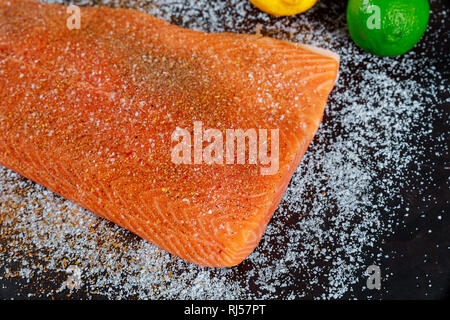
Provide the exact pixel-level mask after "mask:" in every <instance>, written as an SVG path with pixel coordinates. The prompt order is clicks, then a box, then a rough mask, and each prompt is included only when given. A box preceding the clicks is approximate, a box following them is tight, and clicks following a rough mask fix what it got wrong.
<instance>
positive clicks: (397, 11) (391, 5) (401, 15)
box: [347, 0, 430, 56]
mask: <svg viewBox="0 0 450 320" xmlns="http://www.w3.org/2000/svg"><path fill="white" fill-rule="evenodd" d="M429 17H430V5H429V3H428V0H349V2H348V6H347V25H348V30H349V32H350V36H351V37H352V39H353V41H355V43H356V44H357V45H358V46H360V47H361V48H363V49H365V50H367V51H369V52H371V53H373V54H376V55H379V56H397V55H401V54H404V53H406V52H408V51H409V50H411V49H412V48H413V47H414V45H415V44H416V43H417V42H419V40H420V38H421V37H422V35H423V34H424V33H425V30H426V28H427V25H428V19H429Z"/></svg>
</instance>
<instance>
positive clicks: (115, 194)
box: [0, 0, 339, 267]
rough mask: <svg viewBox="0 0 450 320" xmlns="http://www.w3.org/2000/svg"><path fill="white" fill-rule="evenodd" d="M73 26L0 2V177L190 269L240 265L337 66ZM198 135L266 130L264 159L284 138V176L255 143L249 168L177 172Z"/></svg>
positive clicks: (103, 25)
mask: <svg viewBox="0 0 450 320" xmlns="http://www.w3.org/2000/svg"><path fill="white" fill-rule="evenodd" d="M69 17H70V13H68V12H67V11H66V7H64V6H60V5H51V4H43V3H39V2H34V1H23V0H0V164H2V165H4V166H5V167H7V168H10V169H11V170H13V171H15V172H18V173H20V174H21V175H23V176H25V177H27V178H29V179H31V180H33V181H35V182H36V183H39V184H41V185H43V186H45V187H47V188H48V189H50V190H52V191H53V192H56V193H58V194H60V195H61V196H63V197H65V198H67V199H69V200H71V201H73V202H75V203H77V204H79V205H81V206H82V207H84V208H86V209H88V210H90V211H92V212H94V213H96V214H97V215H100V216H102V217H104V218H106V219H109V220H111V221H113V222H114V223H116V224H118V225H120V226H122V227H124V228H126V229H128V230H130V231H132V232H133V233H135V234H137V235H139V236H140V237H142V238H144V239H147V240H148V241H150V242H152V243H154V244H156V245H158V246H159V247H161V248H163V249H164V250H167V251H169V252H171V253H172V254H174V255H177V256H178V257H181V258H183V259H185V260H187V261H190V262H193V263H196V264H199V265H204V266H212V267H226V266H233V265H236V264H238V263H240V262H241V261H242V260H243V259H245V258H246V257H247V256H248V255H249V254H250V253H251V252H252V251H253V249H254V248H255V247H256V245H257V244H258V242H259V240H260V239H261V236H262V234H263V232H264V230H265V228H266V226H267V224H268V222H269V220H270V218H271V216H272V214H273V212H274V211H275V209H276V208H277V206H278V204H279V202H280V199H281V197H282V195H283V193H284V191H285V189H286V187H287V185H288V183H289V181H290V178H291V176H292V174H293V172H294V171H295V169H296V168H297V166H298V165H299V162H300V159H301V158H302V156H303V154H304V152H305V151H306V149H307V147H308V145H309V143H310V142H311V140H312V138H313V136H314V134H315V132H316V130H317V129H318V127H319V125H320V122H321V120H322V115H323V112H324V107H325V104H326V102H327V98H328V94H329V93H330V91H331V90H332V88H333V86H334V82H335V80H336V77H337V74H338V69H339V57H338V55H337V54H334V53H332V52H330V51H327V50H323V49H317V48H312V47H309V46H305V45H300V44H294V43H290V42H286V41H280V40H275V39H271V38H266V37H262V36H258V35H239V34H231V33H211V34H207V33H203V32H198V31H193V30H187V29H183V28H180V27H177V26H174V25H171V24H169V23H168V22H166V21H164V20H161V19H158V18H155V17H152V16H151V15H148V14H146V13H144V12H140V11H135V10H125V9H109V8H102V7H99V8H97V7H96V8H82V9H81V15H80V29H76V28H69V27H68V23H67V19H68V18H69ZM199 123H200V124H201V125H202V129H201V130H200V131H198V132H200V135H201V136H202V135H203V134H204V135H205V136H207V132H208V130H209V129H215V131H214V132H215V133H216V134H217V133H218V132H219V133H220V132H223V133H224V137H226V134H225V133H226V132H228V130H235V132H237V131H238V130H242V132H251V130H254V131H252V132H256V133H262V132H264V130H267V131H266V133H267V135H268V136H270V137H269V138H268V139H269V140H268V142H267V141H266V142H267V145H266V148H268V150H271V151H270V152H269V151H268V152H267V155H274V154H275V153H273V152H274V149H273V148H272V149H270V148H271V146H272V142H273V141H275V138H274V137H272V136H271V135H270V134H269V132H270V133H272V132H274V131H273V130H278V131H277V132H278V136H277V142H278V148H279V151H278V163H277V167H276V168H275V169H276V170H275V171H274V172H272V173H270V174H262V170H261V168H263V167H267V166H268V164H267V161H266V162H265V164H264V165H263V162H262V161H261V162H259V163H258V162H257V163H254V162H253V163H252V162H251V161H250V156H251V155H250V152H251V151H252V150H254V149H251V147H250V141H251V137H247V140H245V136H244V142H245V141H247V144H248V146H249V147H248V150H247V149H244V156H245V158H244V160H245V159H247V158H248V161H247V160H246V161H244V163H230V164H229V163H228V162H226V161H225V160H223V161H222V162H220V161H219V160H218V161H217V162H214V163H205V162H204V161H203V162H198V161H194V160H193V161H192V163H185V162H183V163H175V162H174V161H173V157H172V156H173V154H172V152H173V150H174V146H175V145H176V141H174V140H173V133H174V132H175V131H176V130H181V129H183V130H185V131H183V132H188V133H189V134H193V136H194V139H195V126H196V124H199ZM260 129H261V130H260ZM198 132H197V133H198ZM211 132H213V131H211ZM216 138H217V139H219V137H217V135H216V136H215V139H216ZM217 141H219V140H217ZM217 141H216V142H217ZM237 141H238V139H236V144H237V143H238V142H237ZM261 141H264V140H263V138H262V136H261V135H259V136H258V140H257V142H258V143H260V142H261ZM209 142H212V140H209V141H204V140H203V141H201V145H200V153H199V154H200V155H202V154H205V152H206V151H205V150H206V148H207V146H208V143H209ZM221 143H222V146H224V145H225V141H221ZM219 145H220V144H219V143H217V144H216V146H219ZM197 147H199V146H198V145H197ZM259 147H261V143H260V144H259ZM202 148H205V149H203V151H201V150H202ZM197 150H198V149H197ZM241 151H242V150H241ZM195 152H198V151H195V145H194V151H193V152H192V154H190V155H189V156H188V157H186V158H185V160H186V159H187V160H190V159H194V158H195V154H196V153H195ZM202 152H203V153H202ZM241 153H242V152H241ZM211 154H212V153H211ZM197 155H198V153H197ZM214 155H216V154H215V153H214ZM232 156H233V157H232V158H231V156H230V159H231V160H233V159H234V157H235V156H236V157H237V156H239V150H237V151H236V154H234V155H232ZM205 157H206V156H205ZM217 159H218V158H217ZM227 159H228V158H227ZM256 159H257V160H258V159H262V158H259V156H258V157H257V158H256ZM258 161H259V160H258ZM236 162H237V160H236Z"/></svg>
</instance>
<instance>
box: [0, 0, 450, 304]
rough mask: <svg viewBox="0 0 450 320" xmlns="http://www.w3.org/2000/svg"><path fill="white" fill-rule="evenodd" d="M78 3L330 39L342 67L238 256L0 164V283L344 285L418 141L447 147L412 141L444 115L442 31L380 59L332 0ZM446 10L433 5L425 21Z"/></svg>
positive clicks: (197, 295) (322, 289)
mask: <svg viewBox="0 0 450 320" xmlns="http://www.w3.org/2000/svg"><path fill="white" fill-rule="evenodd" d="M55 2H61V1H55ZM64 2H65V1H64ZM74 3H75V4H80V5H94V4H103V5H111V6H117V5H121V6H125V7H132V8H138V9H142V10H145V11H147V12H149V13H152V14H155V15H157V16H159V17H162V18H164V19H167V20H169V21H171V22H173V23H176V24H179V25H182V26H184V27H189V28H193V29H197V30H204V31H233V32H242V33H244V32H247V33H255V32H260V33H262V34H264V35H269V36H274V37H278V38H282V39H287V40H292V41H299V42H304V43H307V44H312V45H316V46H320V47H325V48H329V49H332V50H334V51H336V52H338V53H339V54H340V56H341V70H340V78H339V80H338V82H337V84H336V88H335V89H334V90H333V92H332V94H331V95H330V99H329V103H328V106H327V109H326V113H325V117H324V121H323V124H322V126H321V128H320V129H319V131H318V133H317V136H316V138H315V139H314V141H313V143H312V145H311V146H310V147H309V149H308V151H307V153H306V155H305V156H304V158H303V160H302V162H301V164H300V166H299V168H298V169H297V171H296V172H295V174H294V176H293V178H292V181H291V183H290V185H289V187H288V189H287V192H286V194H285V195H284V197H283V200H282V203H281V205H280V206H279V208H278V210H277V211H276V213H275V214H274V217H273V219H272V221H271V223H270V224H269V226H268V228H267V230H266V232H265V234H264V236H263V239H262V241H261V243H260V244H259V246H258V247H257V249H256V250H255V252H254V253H253V254H252V255H251V256H250V257H249V258H248V259H247V260H245V261H244V262H243V263H242V264H241V265H239V266H237V267H234V268H228V269H211V268H204V267H198V266H195V265H192V264H189V263H187V262H185V261H182V260H180V259H178V258H175V257H173V256H172V255H170V254H168V253H166V252H164V251H162V250H159V249H158V248H157V247H156V246H154V245H152V244H150V243H148V242H146V241H144V240H142V239H139V238H138V237H136V236H134V235H132V234H131V233H129V232H128V231H126V230H124V229H121V228H119V227H117V226H115V225H114V224H112V223H110V222H108V221H106V220H104V219H102V218H99V217H96V216H95V215H93V214H92V213H90V212H88V211H86V210H84V209H82V208H80V207H79V206H77V205H75V204H73V203H71V202H70V201H67V200H65V199H63V198H61V197H59V196H57V195H55V194H53V193H52V192H50V191H48V190H46V189H45V188H43V187H41V186H39V185H36V184H34V183H32V182H30V181H29V180H26V179H24V178H22V177H21V176H19V175H18V174H16V173H13V172H12V171H10V170H7V169H5V168H3V167H0V225H1V228H0V243H1V246H0V261H1V264H0V283H1V284H2V286H3V287H2V288H0V290H2V292H3V290H9V291H11V292H13V294H14V295H16V296H17V297H25V298H37V297H42V298H65V297H82V298H93V297H95V296H99V297H107V298H111V299H121V298H148V299H158V298H186V299H190V298H194V299H202V298H217V299H225V298H227V299H236V298H259V299H265V298H281V299H296V298H302V297H306V298H323V299H329V298H341V297H351V295H352V290H353V286H355V285H356V284H358V283H361V281H362V280H361V279H364V277H365V274H364V271H365V270H366V268H367V266H368V265H371V264H373V263H377V262H378V261H379V260H380V259H381V258H383V257H384V256H383V255H384V253H383V251H382V249H381V246H380V244H381V243H382V242H383V240H384V239H386V238H387V237H389V236H390V235H391V234H392V233H393V231H394V230H395V228H396V227H398V226H401V225H402V224H403V219H404V218H405V217H407V216H408V214H409V210H410V208H409V206H408V203H409V202H408V199H406V198H405V197H403V196H402V190H405V189H407V188H411V187H412V183H411V177H412V176H414V170H416V171H417V172H418V169H417V168H418V167H421V166H433V165H434V164H433V163H426V162H425V161H424V160H423V159H424V157H426V155H427V154H434V155H436V156H438V157H439V156H443V155H445V154H446V153H447V152H448V150H447V147H448V146H447V144H446V140H445V137H444V136H438V137H437V138H436V140H435V142H434V147H433V150H429V149H426V148H425V147H424V146H423V145H422V144H420V143H417V141H422V140H426V139H429V137H430V134H431V132H432V131H433V129H434V128H433V125H434V123H435V119H437V118H439V117H444V115H442V114H440V112H441V111H439V109H438V108H435V107H434V106H436V105H438V104H443V103H444V102H445V101H444V100H443V99H444V98H443V96H444V93H445V92H446V90H448V87H447V86H448V83H446V82H448V81H447V80H446V79H445V77H444V78H443V76H442V74H441V73H440V71H439V70H437V69H436V67H435V66H434V65H433V61H430V60H428V58H427V57H425V56H424V55H422V54H421V53H420V52H421V50H422V49H423V48H424V47H420V46H421V45H422V46H425V45H427V44H426V43H428V45H430V43H433V41H437V40H436V39H438V38H439V33H440V32H443V30H438V29H435V30H433V31H430V32H429V33H428V34H427V35H426V39H425V40H424V42H423V43H422V44H420V45H419V49H417V50H414V51H412V52H410V53H408V54H406V55H404V56H402V57H400V58H378V57H375V56H372V55H370V54H368V53H364V52H362V51H360V50H359V49H358V48H356V46H355V45H354V44H353V43H352V42H351V41H350V39H349V37H348V34H347V32H346V27H345V11H344V10H343V6H342V4H334V3H333V4H326V3H325V1H320V2H319V3H318V4H317V5H316V7H314V8H313V9H312V10H311V11H308V13H306V14H303V15H299V16H296V17H291V18H276V19H274V18H270V17H269V16H268V15H266V14H264V13H261V12H259V11H258V10H256V9H255V8H254V7H252V6H251V4H249V2H248V1H246V0H242V1H237V0H232V1H207V0H196V1H189V0H184V1H179V0H176V1H175V0H161V1H154V2H150V1H129V2H128V1H118V2H117V1H107V0H104V1H74ZM432 4H433V1H432ZM448 14H449V12H446V11H441V12H433V13H432V20H434V21H445V20H447V19H448ZM442 28H444V27H442ZM447 40H448V39H447ZM425 41H427V42H425ZM436 45H437V44H436ZM439 45H442V43H440V44H439ZM447 102H448V100H447ZM417 175H418V174H417ZM423 179H426V177H423ZM426 184H427V181H425V180H424V185H426ZM434 200H435V199H426V201H430V202H433V201H434ZM444 214H445V213H444V212H443V213H442V214H441V215H440V216H439V217H441V218H439V219H442V216H443V215H444ZM430 232H431V230H430ZM69 266H76V267H77V268H79V270H80V271H81V278H80V280H81V284H80V288H78V289H77V288H73V289H70V288H69V287H68V286H67V284H66V281H67V278H68V277H69V274H68V273H67V272H66V270H67V268H68V267H69ZM389 276H390V274H389V272H385V273H384V278H383V281H389Z"/></svg>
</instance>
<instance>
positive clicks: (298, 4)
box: [250, 0, 317, 16]
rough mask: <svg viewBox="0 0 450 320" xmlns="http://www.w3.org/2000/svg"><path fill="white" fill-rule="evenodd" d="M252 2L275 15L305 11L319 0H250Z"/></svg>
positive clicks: (290, 14) (288, 14)
mask: <svg viewBox="0 0 450 320" xmlns="http://www.w3.org/2000/svg"><path fill="white" fill-rule="evenodd" d="M250 2H251V3H252V4H253V5H254V6H255V7H257V8H258V9H260V10H262V11H264V12H267V13H270V14H272V15H274V16H292V15H294V14H297V13H301V12H305V11H306V10H308V9H309V8H311V7H312V6H313V5H315V4H316V2H317V0H250Z"/></svg>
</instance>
